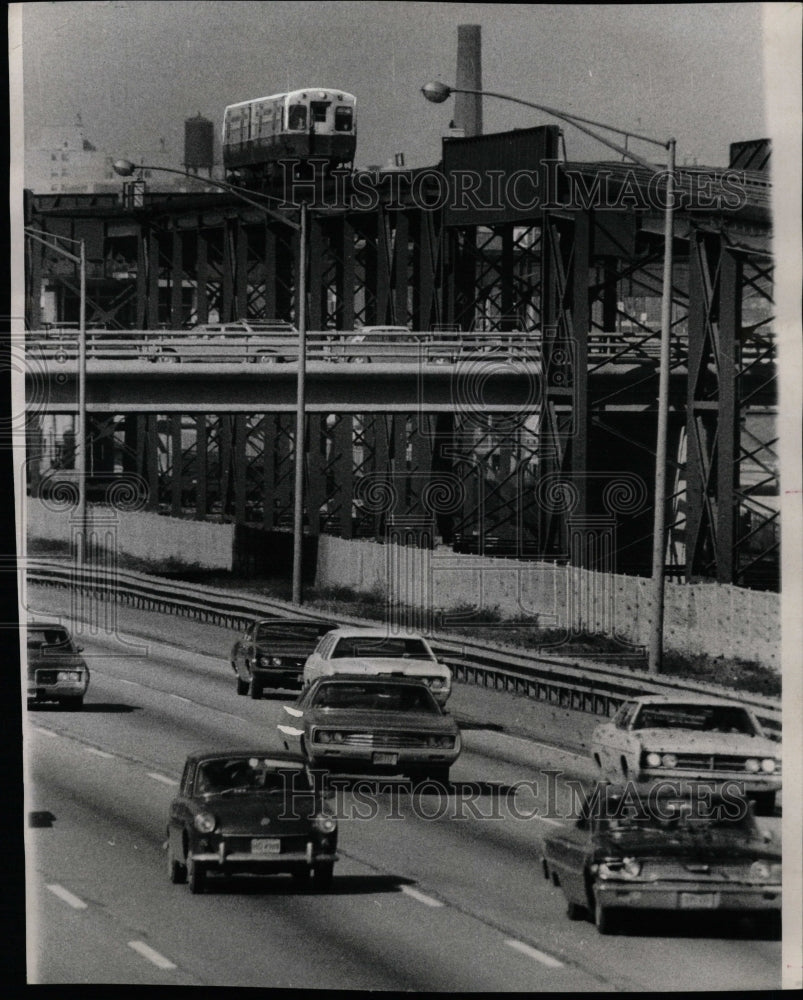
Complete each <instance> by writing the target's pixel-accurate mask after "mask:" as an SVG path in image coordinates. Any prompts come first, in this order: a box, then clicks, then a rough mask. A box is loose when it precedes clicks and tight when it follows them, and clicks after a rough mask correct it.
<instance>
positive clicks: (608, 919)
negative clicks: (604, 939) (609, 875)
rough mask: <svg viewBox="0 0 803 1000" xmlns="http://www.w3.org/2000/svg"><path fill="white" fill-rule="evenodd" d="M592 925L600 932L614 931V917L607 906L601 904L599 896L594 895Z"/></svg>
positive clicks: (610, 932) (613, 932)
mask: <svg viewBox="0 0 803 1000" xmlns="http://www.w3.org/2000/svg"><path fill="white" fill-rule="evenodd" d="M594 926H595V927H596V928H597V931H598V932H599V933H600V934H615V933H616V918H615V916H614V915H613V913H612V912H611V910H610V908H609V907H606V906H603V905H602V903H601V902H600V899H599V896H594Z"/></svg>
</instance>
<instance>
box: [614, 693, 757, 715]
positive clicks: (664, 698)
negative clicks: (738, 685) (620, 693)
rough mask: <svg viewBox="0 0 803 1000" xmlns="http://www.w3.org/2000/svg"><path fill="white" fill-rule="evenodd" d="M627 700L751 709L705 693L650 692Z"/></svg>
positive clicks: (658, 703) (643, 702) (644, 702)
mask: <svg viewBox="0 0 803 1000" xmlns="http://www.w3.org/2000/svg"><path fill="white" fill-rule="evenodd" d="M626 700H627V701H637V702H638V703H639V704H640V705H716V706H723V705H727V706H728V707H729V708H744V709H747V710H748V711H749V706H748V705H743V704H741V702H738V701H731V700H730V699H728V698H717V697H716V696H713V697H709V696H708V695H704V694H677V695H672V694H648V695H640V696H639V697H637V698H628V699H626Z"/></svg>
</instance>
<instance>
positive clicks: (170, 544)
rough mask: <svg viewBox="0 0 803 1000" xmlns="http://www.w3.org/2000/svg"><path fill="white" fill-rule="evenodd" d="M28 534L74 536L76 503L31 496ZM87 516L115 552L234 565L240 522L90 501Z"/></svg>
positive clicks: (26, 511)
mask: <svg viewBox="0 0 803 1000" xmlns="http://www.w3.org/2000/svg"><path fill="white" fill-rule="evenodd" d="M22 510H23V516H24V518H25V522H26V523H25V526H24V530H25V533H26V535H27V537H28V538H38V539H42V540H46V541H58V542H68V543H69V542H71V540H72V538H73V536H74V532H75V531H76V530H77V528H78V522H77V518H76V509H75V507H74V506H72V505H71V504H60V503H58V501H56V500H39V499H35V498H31V497H29V498H28V500H27V501H26V503H25V504H24V505H23V508H22ZM87 521H88V527H89V530H90V533H91V535H92V536H93V539H94V542H93V544H95V545H97V546H99V547H100V548H103V549H105V550H107V551H109V552H118V553H124V554H125V555H128V556H133V557H135V558H138V559H146V560H149V561H154V562H157V563H160V564H164V563H165V562H166V561H167V560H171V559H172V560H174V561H175V562H176V563H177V564H183V565H187V566H198V567H201V568H203V569H220V570H231V568H232V560H233V551H234V525H233V524H215V523H213V522H211V521H190V520H186V519H184V518H178V517H166V516H165V515H164V514H156V513H152V512H150V511H126V510H119V509H118V508H116V507H111V506H105V505H94V504H90V505H89V506H88V507H87Z"/></svg>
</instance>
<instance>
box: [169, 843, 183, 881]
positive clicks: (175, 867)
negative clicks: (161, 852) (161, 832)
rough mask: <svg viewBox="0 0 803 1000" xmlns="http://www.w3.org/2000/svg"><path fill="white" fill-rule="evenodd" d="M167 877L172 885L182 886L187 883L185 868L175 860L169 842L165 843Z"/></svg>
mask: <svg viewBox="0 0 803 1000" xmlns="http://www.w3.org/2000/svg"><path fill="white" fill-rule="evenodd" d="M167 877H168V878H169V879H170V881H171V882H172V883H173V885H182V884H183V883H184V882H186V881H187V866H186V865H183V864H182V863H181V862H180V861H177V860H176V856H175V855H174V854H173V848H172V846H171V844H170V841H169V840H168V843H167Z"/></svg>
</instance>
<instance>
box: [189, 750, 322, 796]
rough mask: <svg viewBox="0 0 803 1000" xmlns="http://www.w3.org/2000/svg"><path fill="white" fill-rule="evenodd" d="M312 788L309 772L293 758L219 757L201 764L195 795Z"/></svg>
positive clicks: (273, 791) (302, 790)
mask: <svg viewBox="0 0 803 1000" xmlns="http://www.w3.org/2000/svg"><path fill="white" fill-rule="evenodd" d="M311 790H312V786H311V785H310V781H309V775H308V774H307V772H306V771H305V770H304V769H303V768H301V767H299V766H298V765H297V764H293V763H292V762H291V761H281V760H270V759H269V758H265V757H226V758H222V757H218V758H216V759H215V760H207V761H204V762H203V763H201V764H199V765H198V773H197V774H196V777H195V794H196V795H209V794H223V793H233V792H238V791H239V792H272V793H285V792H287V793H291V792H293V793H298V792H309V791H311Z"/></svg>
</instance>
